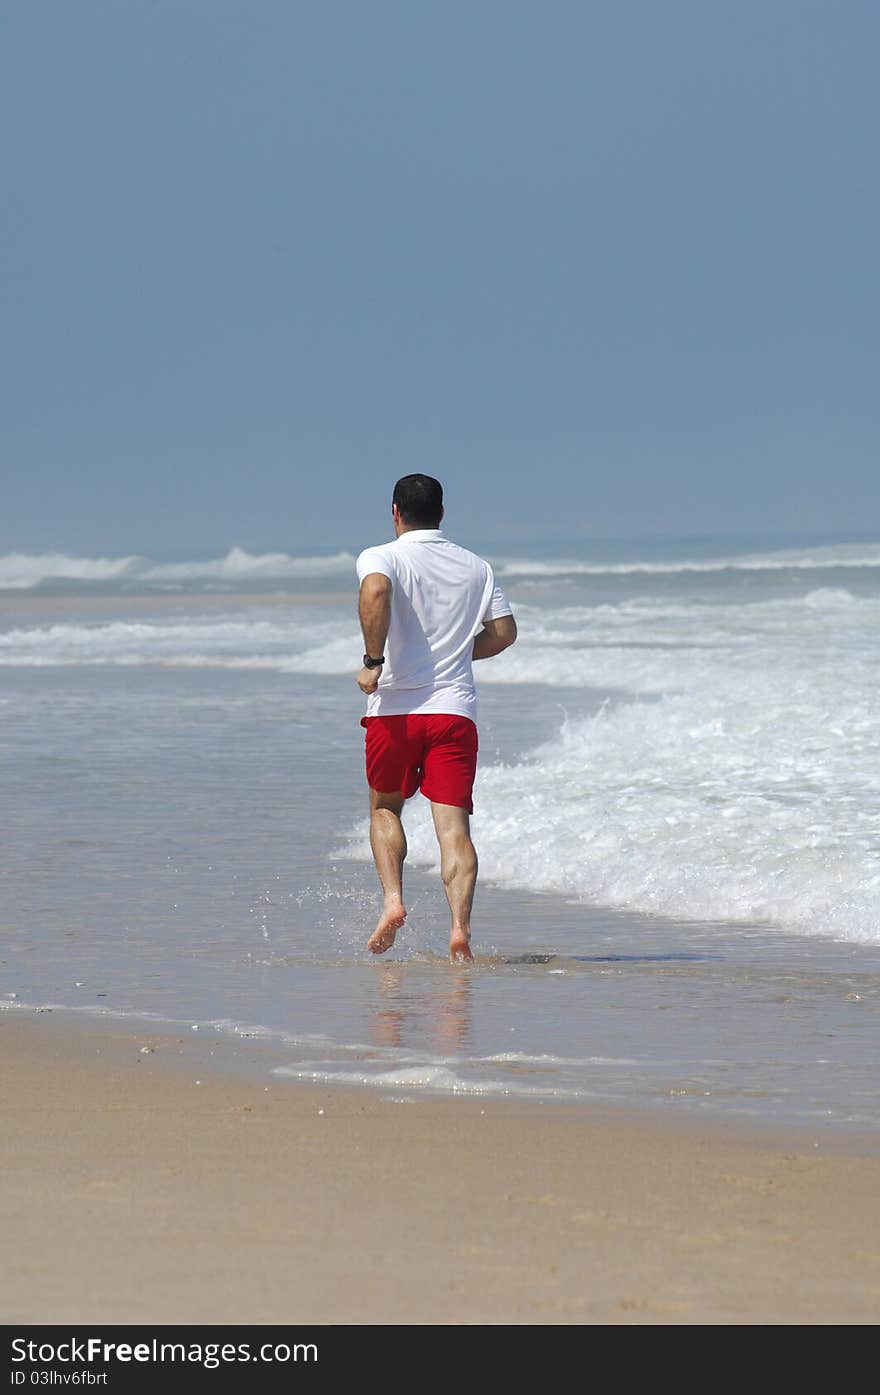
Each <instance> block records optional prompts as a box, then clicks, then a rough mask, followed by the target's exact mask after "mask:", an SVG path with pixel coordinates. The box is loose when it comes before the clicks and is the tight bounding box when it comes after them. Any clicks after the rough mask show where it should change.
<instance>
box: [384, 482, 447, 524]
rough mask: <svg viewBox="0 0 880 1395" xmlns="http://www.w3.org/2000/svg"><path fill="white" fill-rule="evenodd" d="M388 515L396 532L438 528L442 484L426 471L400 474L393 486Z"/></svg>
mask: <svg viewBox="0 0 880 1395" xmlns="http://www.w3.org/2000/svg"><path fill="white" fill-rule="evenodd" d="M391 516H392V518H393V519H394V526H395V528H396V529H397V531H398V534H400V533H402V532H406V530H407V529H408V528H439V527H440V520H441V519H442V517H443V486H442V484H441V483H440V481H439V480H435V479H432V478H431V476H430V475H404V476H403V479H399V480H398V481H397V484H396V485H395V486H394V493H393V495H392V496H391Z"/></svg>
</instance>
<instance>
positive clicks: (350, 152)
mask: <svg viewBox="0 0 880 1395" xmlns="http://www.w3.org/2000/svg"><path fill="white" fill-rule="evenodd" d="M878 40H880V7H878V6H877V5H876V3H874V0H663V3H658V2H657V0H577V3H574V2H571V0H540V3H538V0H529V2H528V3H525V2H524V0H77V3H76V4H70V3H69V0H0V177H2V194H3V205H4V215H3V245H4V255H3V257H2V259H0V262H2V265H0V283H2V284H0V295H2V302H0V304H2V309H0V314H2V363H0V382H2V395H3V403H2V411H0V469H2V482H3V489H2V500H3V506H2V509H0V550H2V551H33V552H40V551H45V550H50V549H59V550H66V551H73V552H80V553H85V554H88V555H94V554H96V553H99V554H101V555H119V554H120V553H127V552H130V551H141V552H146V553H148V554H150V555H161V554H166V553H170V552H174V551H177V552H187V551H191V550H194V549H196V548H198V549H203V550H204V549H225V548H226V547H228V546H230V545H232V544H233V543H235V544H239V545H242V546H245V547H247V548H249V549H252V550H261V549H266V548H273V549H274V548H282V549H284V550H288V551H295V552H310V551H323V550H328V549H329V550H331V551H332V550H336V549H337V548H338V547H340V546H363V545H365V543H367V542H372V541H376V540H377V539H378V538H382V537H385V536H389V535H390V531H391V530H390V519H389V510H390V494H391V489H392V487H393V484H394V481H395V480H396V479H397V477H398V476H399V475H402V474H406V473H409V472H411V471H416V470H421V471H424V472H426V473H428V474H432V475H435V476H437V477H438V478H440V479H441V480H442V481H443V483H444V486H445V488H446V497H447V529H448V531H449V533H450V534H451V535H453V536H460V537H461V538H462V540H473V539H481V540H482V539H485V540H486V541H487V542H496V541H501V540H513V541H518V542H521V543H527V542H528V541H529V540H530V539H534V538H545V539H549V540H552V539H554V538H565V539H579V540H584V541H586V542H589V540H591V539H601V538H610V537H641V536H644V537H659V538H668V537H695V536H706V535H731V536H736V535H742V536H745V535H753V534H761V535H773V534H779V535H783V536H787V537H792V538H796V537H808V536H809V537H813V536H817V537H818V536H822V537H831V536H833V537H840V538H848V537H855V538H863V537H880V521H878V520H880V469H878V455H880V452H878V444H880V427H878V412H877V405H876V399H877V381H878V373H877V366H878V355H877V350H878V337H880V328H878V326H880V305H878V298H880V297H878V274H877V272H878V268H877V260H878V250H877V249H878V247H880V236H878V221H880V220H878V212H880V196H878V177H877V160H876V152H875V146H876V133H877V130H878V128H880V89H878V84H877V81H876V53H877V48H878Z"/></svg>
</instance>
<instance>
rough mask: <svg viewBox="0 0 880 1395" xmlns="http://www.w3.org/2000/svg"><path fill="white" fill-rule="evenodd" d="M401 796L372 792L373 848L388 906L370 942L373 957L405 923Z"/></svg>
mask: <svg viewBox="0 0 880 1395" xmlns="http://www.w3.org/2000/svg"><path fill="white" fill-rule="evenodd" d="M403 804H404V799H403V795H402V794H380V793H379V791H378V790H370V847H371V848H372V849H373V860H374V862H375V863H376V871H377V872H378V873H379V881H380V882H381V883H382V890H383V892H384V893H385V905H384V908H383V910H382V914H381V915H380V917H379V922H378V924H377V926H376V928H375V930H374V931H373V933H372V935H371V936H370V938H369V940H368V941H367V949H368V950H370V952H371V953H372V954H384V953H385V951H386V949H390V948H391V946H392V945H393V944H394V937H395V935H396V934H397V932H398V930H399V929H400V927H401V925H402V924H403V922H404V921H405V920H406V906H404V904H403V859H404V858H405V857H406V834H405V833H404V831H403V824H402V823H401V822H400V815H401V811H402V809H403Z"/></svg>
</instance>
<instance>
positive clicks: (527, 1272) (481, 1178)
mask: <svg viewBox="0 0 880 1395" xmlns="http://www.w3.org/2000/svg"><path fill="white" fill-rule="evenodd" d="M0 1043H2V1061H3V1082H2V1109H3V1128H2V1139H3V1144H2V1153H3V1166H2V1171H0V1207H2V1222H0V1223H2V1227H3V1234H4V1239H5V1244H4V1264H3V1270H2V1278H0V1316H2V1320H3V1321H4V1322H7V1323H8V1322H39V1323H73V1322H82V1321H95V1320H102V1321H106V1322H132V1323H179V1322H193V1323H218V1324H219V1323H245V1322H247V1323H270V1322H271V1323H297V1322H299V1323H364V1324H384V1323H438V1324H457V1323H517V1324H522V1323H526V1324H533V1323H534V1324H539V1323H540V1324H547V1323H550V1324H554V1323H555V1324H559V1323H586V1324H617V1323H625V1324H656V1323H678V1324H688V1323H697V1324H704V1323H725V1324H727V1323H748V1324H753V1323H807V1322H809V1323H872V1322H875V1321H876V1320H877V1318H878V1316H880V1216H878V1210H877V1206H876V1198H877V1195H878V1185H880V1157H878V1156H877V1155H876V1152H875V1153H874V1154H873V1155H872V1152H871V1146H872V1140H871V1139H870V1138H860V1137H859V1136H857V1135H846V1134H834V1135H825V1136H823V1137H822V1138H821V1140H817V1139H814V1138H813V1137H812V1136H811V1134H810V1132H809V1131H808V1130H802V1131H796V1132H791V1133H787V1134H786V1133H776V1132H772V1133H771V1132H767V1131H763V1132H758V1131H755V1132H753V1133H751V1134H750V1133H747V1132H743V1131H742V1130H733V1129H731V1128H726V1127H721V1126H711V1127H709V1126H707V1127H703V1126H702V1125H697V1124H685V1125H680V1124H675V1125H673V1124H665V1123H664V1122H663V1121H662V1120H657V1119H655V1118H654V1117H653V1116H651V1115H650V1114H645V1115H644V1116H641V1117H639V1116H632V1115H627V1114H624V1113H619V1114H618V1113H614V1112H612V1111H607V1112H604V1113H602V1114H598V1113H595V1112H591V1111H589V1110H587V1109H585V1108H577V1109H573V1108H568V1107H561V1106H559V1105H553V1104H548V1105H537V1104H532V1105H526V1104H523V1103H522V1102H518V1103H511V1102H508V1101H505V1100H503V1099H482V1100H480V1099H438V1098H422V1099H419V1100H417V1101H415V1102H402V1101H395V1100H392V1099H388V1098H382V1097H381V1096H380V1095H379V1094H377V1093H371V1092H368V1091H344V1090H341V1089H327V1088H319V1087H314V1088H312V1087H307V1086H303V1085H298V1084H292V1083H287V1082H284V1081H279V1082H278V1083H274V1082H273V1083H272V1084H270V1085H269V1086H268V1087H267V1086H266V1084H265V1083H264V1082H265V1077H264V1078H263V1079H260V1078H259V1077H257V1078H255V1077H254V1075H248V1074H247V1073H246V1071H245V1069H244V1068H243V1066H242V1062H241V1060H240V1059H239V1057H237V1056H236V1049H235V1048H233V1047H231V1046H230V1044H229V1043H228V1042H224V1041H221V1040H219V1039H218V1040H214V1039H209V1034H202V1035H200V1037H199V1038H198V1039H196V1036H195V1034H194V1033H193V1034H192V1039H190V1037H187V1036H184V1035H180V1036H174V1035H167V1036H164V1035H148V1034H144V1033H138V1032H136V1031H132V1030H131V1029H126V1030H121V1029H116V1028H115V1027H113V1026H112V1025H111V1026H107V1025H106V1024H100V1026H96V1025H95V1024H94V1022H93V1021H92V1022H87V1021H84V1020H82V1019H80V1020H75V1019H73V1018H72V1017H71V1015H69V1014H60V1013H52V1014H50V1013H29V1012H25V1011H7V1012H6V1013H5V1014H3V1016H2V1017H0ZM244 1049H245V1050H250V1049H251V1048H250V1046H249V1047H247V1048H244ZM256 1049H259V1048H256ZM238 1050H239V1052H240V1051H241V1050H242V1048H241V1047H239V1048H238ZM873 1145H874V1147H875V1148H876V1140H873Z"/></svg>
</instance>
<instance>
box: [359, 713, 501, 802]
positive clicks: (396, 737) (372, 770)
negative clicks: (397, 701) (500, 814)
mask: <svg viewBox="0 0 880 1395" xmlns="http://www.w3.org/2000/svg"><path fill="white" fill-rule="evenodd" d="M361 726H362V727H366V729H367V737H366V743H365V744H366V756H367V784H368V785H369V786H370V789H371V790H376V791H377V793H379V794H402V795H403V797H404V798H405V799H409V798H410V796H411V795H413V794H415V792H416V790H421V791H422V794H423V795H424V796H425V798H426V799H431V800H433V801H434V803H436V804H454V805H455V806H456V807H457V808H459V809H467V811H468V813H469V814H472V813H473V812H474V804H473V798H472V795H473V789H474V776H475V775H476V773H477V728H476V726H475V724H474V723H473V722H472V721H471V719H470V717H458V716H456V715H454V714H452V713H448V712H410V713H407V714H406V715H404V716H400V717H364V718H362V720H361Z"/></svg>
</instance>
